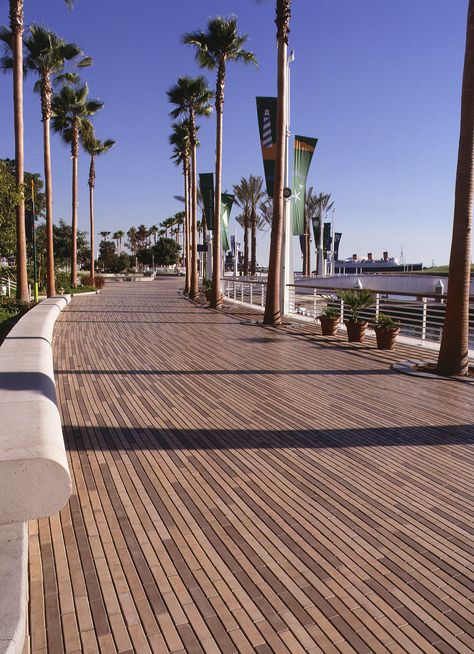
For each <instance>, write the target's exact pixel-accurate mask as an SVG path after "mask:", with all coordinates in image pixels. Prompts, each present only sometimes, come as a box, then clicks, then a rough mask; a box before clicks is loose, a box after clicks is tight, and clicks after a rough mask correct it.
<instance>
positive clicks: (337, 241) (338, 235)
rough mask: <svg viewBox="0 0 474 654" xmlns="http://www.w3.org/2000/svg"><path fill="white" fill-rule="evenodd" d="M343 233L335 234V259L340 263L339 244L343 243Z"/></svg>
mask: <svg viewBox="0 0 474 654" xmlns="http://www.w3.org/2000/svg"><path fill="white" fill-rule="evenodd" d="M341 237H342V232H334V259H335V260H336V261H339V243H340V241H341Z"/></svg>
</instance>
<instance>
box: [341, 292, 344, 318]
mask: <svg viewBox="0 0 474 654" xmlns="http://www.w3.org/2000/svg"><path fill="white" fill-rule="evenodd" d="M343 322H344V300H343V299H342V298H341V323H343Z"/></svg>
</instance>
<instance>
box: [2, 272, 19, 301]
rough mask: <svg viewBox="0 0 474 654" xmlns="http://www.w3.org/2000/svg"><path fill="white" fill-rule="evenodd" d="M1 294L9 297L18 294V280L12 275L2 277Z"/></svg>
mask: <svg viewBox="0 0 474 654" xmlns="http://www.w3.org/2000/svg"><path fill="white" fill-rule="evenodd" d="M0 295H6V296H7V297H12V296H14V295H16V282H14V281H13V279H10V277H0Z"/></svg>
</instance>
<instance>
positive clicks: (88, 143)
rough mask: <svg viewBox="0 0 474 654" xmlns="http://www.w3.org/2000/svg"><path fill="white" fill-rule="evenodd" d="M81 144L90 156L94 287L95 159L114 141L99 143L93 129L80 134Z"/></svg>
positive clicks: (89, 181)
mask: <svg viewBox="0 0 474 654" xmlns="http://www.w3.org/2000/svg"><path fill="white" fill-rule="evenodd" d="M81 143H82V147H83V148H84V150H85V151H86V152H87V154H88V155H89V156H90V158H91V161H90V165H89V180H88V184H89V218H90V247H91V267H90V277H91V283H92V285H94V277H95V271H94V251H95V250H94V234H95V231H94V230H95V226H94V188H95V158H96V157H100V155H102V154H104V153H105V152H107V151H108V150H110V148H112V147H113V146H114V145H115V141H113V140H112V139H106V140H105V141H100V140H99V139H98V138H96V136H95V133H94V129H93V128H92V129H88V130H83V131H82V134H81ZM109 234H110V232H109Z"/></svg>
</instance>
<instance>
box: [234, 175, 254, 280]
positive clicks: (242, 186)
mask: <svg viewBox="0 0 474 654" xmlns="http://www.w3.org/2000/svg"><path fill="white" fill-rule="evenodd" d="M234 195H235V202H236V204H238V206H239V207H240V208H241V209H242V213H241V214H240V215H239V216H236V218H235V219H236V221H237V222H238V224H239V225H240V226H241V227H242V229H243V230H244V270H243V273H244V275H248V274H249V227H250V211H249V193H248V181H247V180H246V179H245V177H242V178H241V180H240V183H239V184H234Z"/></svg>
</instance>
